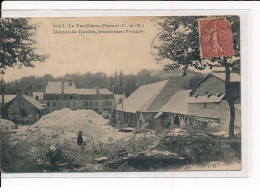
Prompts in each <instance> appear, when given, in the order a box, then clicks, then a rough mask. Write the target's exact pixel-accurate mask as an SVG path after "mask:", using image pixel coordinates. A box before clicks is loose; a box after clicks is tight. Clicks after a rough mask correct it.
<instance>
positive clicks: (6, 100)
mask: <svg viewBox="0 0 260 194" xmlns="http://www.w3.org/2000/svg"><path fill="white" fill-rule="evenodd" d="M15 97H16V95H4V103H8V102H10V101H11V100H13V99H14V98H15ZM0 102H1V103H2V95H0Z"/></svg>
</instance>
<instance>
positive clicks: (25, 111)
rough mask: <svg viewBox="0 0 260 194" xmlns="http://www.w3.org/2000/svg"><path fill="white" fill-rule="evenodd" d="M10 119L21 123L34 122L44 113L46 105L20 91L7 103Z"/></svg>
mask: <svg viewBox="0 0 260 194" xmlns="http://www.w3.org/2000/svg"><path fill="white" fill-rule="evenodd" d="M6 109H7V116H8V119H9V120H11V121H13V122H15V123H21V124H32V123H34V122H36V121H37V120H39V119H40V118H41V117H42V115H43V114H44V107H43V106H42V105H41V104H40V103H39V102H38V101H37V100H36V99H34V98H33V97H31V96H27V95H22V93H18V94H17V95H16V96H15V97H14V98H13V99H12V100H10V101H9V102H8V103H7V105H6Z"/></svg>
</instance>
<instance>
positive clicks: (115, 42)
mask: <svg viewBox="0 0 260 194" xmlns="http://www.w3.org/2000/svg"><path fill="white" fill-rule="evenodd" d="M31 22H32V23H33V24H37V25H39V27H38V29H37V35H36V36H35V38H36V39H37V41H38V43H37V45H36V46H37V53H39V54H48V55H49V58H48V59H47V60H46V61H45V62H43V63H40V62H36V63H35V67H34V68H22V69H18V68H8V69H7V70H6V74H5V80H6V81H7V82H8V81H12V80H15V79H20V78H21V77H23V76H30V75H34V76H42V75H45V74H52V75H53V76H54V77H57V76H63V75H64V74H66V73H86V72H92V73H95V72H104V73H107V74H108V75H111V74H113V73H114V72H115V71H120V70H122V71H123V72H124V73H125V74H128V73H134V74H135V73H138V72H139V71H140V70H141V69H144V68H146V69H161V68H162V67H161V66H160V65H159V64H157V63H156V62H155V60H154V58H153V56H152V55H151V44H152V41H153V39H154V37H155V36H156V35H157V34H158V33H159V31H158V29H157V27H156V26H155V24H154V23H153V22H151V17H95V18H32V19H31ZM54 30H56V31H58V32H59V31H60V30H62V31H64V32H65V31H69V32H70V33H68V32H67V33H66V34H64V33H63V34H61V33H54ZM73 30H74V32H77V33H72V32H73ZM120 30H122V31H124V33H98V32H99V31H110V32H111V31H120ZM80 31H81V32H82V31H85V32H90V31H91V33H79V32H80ZM94 31H95V32H97V33H94ZM129 31H131V33H130V32H129ZM126 32H127V33H126ZM133 32H135V33H133Z"/></svg>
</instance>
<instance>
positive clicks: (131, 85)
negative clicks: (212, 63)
mask: <svg viewBox="0 0 260 194" xmlns="http://www.w3.org/2000/svg"><path fill="white" fill-rule="evenodd" d="M170 78H172V79H173V80H174V82H175V84H174V85H176V87H178V88H180V89H190V88H192V87H193V86H194V84H196V82H197V80H198V79H201V78H202V74H201V73H198V72H193V71H189V72H188V75H187V76H186V77H182V72H181V70H178V69H176V70H174V71H168V72H166V71H163V70H162V71H159V70H147V69H144V70H141V71H140V72H139V73H137V74H127V75H125V74H124V73H123V72H122V71H120V72H115V73H114V74H113V75H111V76H108V75H107V74H105V73H102V72H98V73H90V72H88V73H85V74H66V75H65V76H62V77H57V78H54V77H53V76H52V75H50V74H46V75H44V76H42V77H36V76H28V77H22V78H21V79H19V80H15V81H11V82H8V83H6V86H5V91H6V92H5V93H6V94H15V93H16V90H17V89H18V88H20V89H23V90H24V91H25V92H26V91H28V90H29V88H30V87H31V88H32V90H33V91H44V90H45V87H46V85H47V83H48V81H61V80H68V79H72V80H73V81H74V82H75V84H76V87H77V88H97V87H98V88H108V89H109V90H110V91H111V92H113V93H115V94H122V93H124V92H125V94H126V96H129V95H130V94H131V93H133V92H134V91H135V90H136V89H137V88H138V87H139V86H141V85H144V84H149V83H154V82H158V81H162V80H166V79H170ZM194 80H195V82H194Z"/></svg>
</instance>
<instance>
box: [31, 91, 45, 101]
mask: <svg viewBox="0 0 260 194" xmlns="http://www.w3.org/2000/svg"><path fill="white" fill-rule="evenodd" d="M43 93H44V92H33V98H36V96H38V98H39V100H42V99H43Z"/></svg>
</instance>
